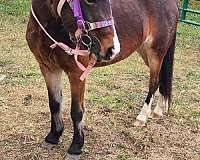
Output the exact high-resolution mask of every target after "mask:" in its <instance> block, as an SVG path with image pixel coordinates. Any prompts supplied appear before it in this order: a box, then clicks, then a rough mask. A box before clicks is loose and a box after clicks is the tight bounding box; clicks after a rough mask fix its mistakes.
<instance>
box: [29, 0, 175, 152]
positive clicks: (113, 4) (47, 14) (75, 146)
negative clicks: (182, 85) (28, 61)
mask: <svg viewBox="0 0 200 160" xmlns="http://www.w3.org/2000/svg"><path fill="white" fill-rule="evenodd" d="M178 17H179V11H178V5H177V1H176V0H126V1H122V0H113V1H111V0H43V1H41V0H32V11H31V12H30V18H29V22H28V26H27V33H26V40H27V43H28V46H29V48H30V50H31V51H32V53H33V54H34V56H35V58H36V60H37V62H38V64H39V67H40V70H41V72H42V74H43V76H44V79H45V82H46V87H47V90H48V98H49V107H50V112H51V129H50V132H49V133H48V134H47V136H46V137H45V144H46V145H52V144H58V142H59V138H60V136H61V135H62V133H63V130H64V125H63V120H62V114H61V110H62V99H63V96H62V80H61V75H62V73H63V72H64V73H65V74H66V75H67V77H68V79H69V83H70V90H71V118H72V121H73V129H74V132H73V139H72V143H71V145H70V147H69V149H68V153H69V154H70V155H81V153H82V148H83V146H84V129H83V119H84V113H85V107H84V91H85V83H86V80H85V78H86V76H87V75H88V74H89V73H90V72H91V69H92V68H93V67H103V66H107V65H111V64H114V63H116V62H119V61H121V60H123V59H125V58H127V57H128V56H130V55H131V54H132V53H134V51H137V52H138V53H139V55H140V56H141V57H142V58H143V60H144V62H145V64H146V65H147V66H148V67H149V70H150V78H149V90H148V95H147V97H146V99H145V102H144V105H143V107H142V109H141V112H140V114H139V115H138V116H137V117H136V121H135V123H134V125H135V126H140V127H141V126H145V125H146V122H147V119H148V118H149V117H150V116H153V117H157V118H159V117H162V116H163V114H164V113H167V111H168V108H169V106H170V102H171V93H172V76H173V61H174V52H175V41H176V29H177V23H178ZM50 46H51V47H50ZM158 88H159V93H160V97H159V99H158V102H157V105H156V107H155V109H154V110H152V109H151V105H152V101H153V97H154V94H155V92H156V91H157V89H158Z"/></svg>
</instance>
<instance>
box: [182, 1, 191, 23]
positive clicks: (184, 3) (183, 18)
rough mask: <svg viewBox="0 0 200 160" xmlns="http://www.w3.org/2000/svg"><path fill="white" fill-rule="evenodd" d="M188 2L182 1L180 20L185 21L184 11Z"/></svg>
mask: <svg viewBox="0 0 200 160" xmlns="http://www.w3.org/2000/svg"><path fill="white" fill-rule="evenodd" d="M188 4H189V0H184V1H183V7H182V11H181V20H185V18H186V13H187V11H186V10H185V9H187V8H188Z"/></svg>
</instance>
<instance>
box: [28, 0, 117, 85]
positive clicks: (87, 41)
mask: <svg viewBox="0 0 200 160" xmlns="http://www.w3.org/2000/svg"><path fill="white" fill-rule="evenodd" d="M65 2H68V3H69V5H70V6H71V8H72V10H73V13H74V17H76V19H77V26H78V30H80V31H81V34H80V36H79V38H78V40H76V43H77V45H76V49H72V48H70V47H69V46H67V45H66V44H64V43H62V42H57V41H56V40H55V39H54V38H53V37H52V36H51V35H49V33H48V32H47V31H46V30H45V28H44V27H43V25H42V24H41V23H40V21H39V20H38V18H37V16H36V15H35V13H34V10H33V8H32V7H31V13H32V15H33V17H34V18H35V20H36V22H37V23H38V25H39V26H40V28H41V29H42V30H43V31H44V33H45V34H46V35H47V36H48V37H49V38H50V39H51V40H52V41H53V42H54V44H53V45H51V46H50V47H51V48H52V49H54V48H56V47H57V46H59V47H60V48H61V49H63V50H64V51H65V53H67V54H68V55H73V56H74V59H75V61H76V64H77V66H78V67H79V68H80V69H81V70H82V71H83V74H82V75H81V77H80V80H81V81H83V80H84V79H85V78H86V77H87V76H88V75H89V74H90V73H91V71H92V68H93V67H94V66H95V64H96V62H97V60H98V59H99V57H100V56H99V52H100V48H101V45H100V42H99V40H98V38H96V37H95V36H91V35H89V34H88V32H89V31H91V30H95V29H99V28H104V27H109V26H114V20H113V18H111V19H109V20H104V21H99V22H88V21H85V20H84V18H83V14H82V10H81V6H80V0H60V1H59V3H58V6H57V12H58V15H59V16H60V17H61V11H62V8H63V6H64V4H65ZM78 30H77V31H78ZM78 43H81V44H83V45H84V46H86V47H87V50H80V47H79V45H78ZM89 55H91V59H90V61H89V64H88V66H87V68H85V67H84V66H83V64H81V63H80V62H79V61H78V56H89Z"/></svg>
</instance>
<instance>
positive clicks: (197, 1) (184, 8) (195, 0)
mask: <svg viewBox="0 0 200 160" xmlns="http://www.w3.org/2000/svg"><path fill="white" fill-rule="evenodd" d="M191 2H192V3H194V4H195V5H199V4H200V0H192V1H191ZM180 11H181V12H180V13H181V14H180V21H181V22H184V23H188V24H193V25H196V26H200V23H198V22H195V21H194V20H190V19H188V18H187V13H188V12H189V13H192V14H198V15H200V11H198V10H192V9H189V0H183V4H182V8H180Z"/></svg>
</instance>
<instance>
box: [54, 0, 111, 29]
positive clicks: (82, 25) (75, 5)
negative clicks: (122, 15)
mask: <svg viewBox="0 0 200 160" xmlns="http://www.w3.org/2000/svg"><path fill="white" fill-rule="evenodd" d="M66 1H67V2H68V3H69V4H70V6H71V7H72V10H73V13H74V17H76V18H77V25H78V28H79V29H81V30H89V31H90V30H94V29H98V28H104V27H109V26H114V20H113V18H111V19H108V20H103V21H99V22H88V21H85V20H84V18H83V13H82V10H81V5H80V0H60V1H59V4H58V8H57V12H58V15H59V16H61V10H62V8H63V5H64V3H65V2H66ZM86 26H87V27H86Z"/></svg>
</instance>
